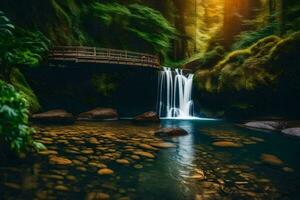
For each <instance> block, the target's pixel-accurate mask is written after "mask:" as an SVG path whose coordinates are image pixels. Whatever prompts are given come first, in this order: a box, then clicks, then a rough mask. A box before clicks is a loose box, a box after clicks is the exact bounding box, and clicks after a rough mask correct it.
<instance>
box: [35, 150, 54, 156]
mask: <svg viewBox="0 0 300 200" xmlns="http://www.w3.org/2000/svg"><path fill="white" fill-rule="evenodd" d="M38 153H39V154H41V155H57V154H58V153H57V151H54V150H43V151H40V152H38Z"/></svg>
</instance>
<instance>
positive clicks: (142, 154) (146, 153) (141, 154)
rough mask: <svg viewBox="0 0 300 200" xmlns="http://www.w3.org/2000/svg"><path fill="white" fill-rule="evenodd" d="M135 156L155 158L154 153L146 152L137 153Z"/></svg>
mask: <svg viewBox="0 0 300 200" xmlns="http://www.w3.org/2000/svg"><path fill="white" fill-rule="evenodd" d="M134 154H136V155H139V156H144V157H147V158H155V156H154V155H153V154H152V153H149V152H145V151H136V152H134Z"/></svg>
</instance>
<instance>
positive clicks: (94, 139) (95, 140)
mask: <svg viewBox="0 0 300 200" xmlns="http://www.w3.org/2000/svg"><path fill="white" fill-rule="evenodd" d="M88 141H89V143H91V144H99V142H98V140H97V138H95V137H91V138H89V140H88Z"/></svg>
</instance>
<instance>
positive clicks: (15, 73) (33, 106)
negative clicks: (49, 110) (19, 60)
mask: <svg viewBox="0 0 300 200" xmlns="http://www.w3.org/2000/svg"><path fill="white" fill-rule="evenodd" d="M9 81H10V83H11V84H12V85H13V86H14V88H16V90H18V91H19V92H21V93H22V95H23V96H24V97H25V99H26V100H27V102H28V104H29V111H30V112H31V113H35V112H38V111H39V110H40V109H41V106H40V104H39V101H38V98H37V96H36V95H35V94H34V92H33V91H32V89H31V88H30V86H29V84H28V83H27V81H26V79H25V77H24V75H23V74H22V73H21V72H20V70H19V69H17V68H13V69H12V70H11V73H10V77H9Z"/></svg>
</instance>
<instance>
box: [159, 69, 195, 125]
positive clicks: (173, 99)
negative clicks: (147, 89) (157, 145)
mask: <svg viewBox="0 0 300 200" xmlns="http://www.w3.org/2000/svg"><path fill="white" fill-rule="evenodd" d="M193 76H194V75H193V74H188V75H185V74H184V73H183V71H182V69H175V70H174V71H172V70H171V69H170V68H167V67H164V68H163V71H161V72H160V75H159V84H158V87H159V88H158V113H159V116H160V117H166V118H180V119H188V118H193V117H194V105H193V100H192V88H193Z"/></svg>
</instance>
